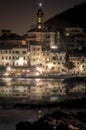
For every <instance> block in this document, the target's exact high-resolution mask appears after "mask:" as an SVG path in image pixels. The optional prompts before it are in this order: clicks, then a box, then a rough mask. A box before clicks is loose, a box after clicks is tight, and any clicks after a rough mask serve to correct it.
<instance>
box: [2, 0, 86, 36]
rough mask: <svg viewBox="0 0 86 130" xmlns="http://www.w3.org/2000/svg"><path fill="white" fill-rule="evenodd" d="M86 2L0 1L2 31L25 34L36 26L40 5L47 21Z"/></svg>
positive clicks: (66, 0)
mask: <svg viewBox="0 0 86 130" xmlns="http://www.w3.org/2000/svg"><path fill="white" fill-rule="evenodd" d="M83 1H85V0H0V31H1V30H2V29H11V30H12V32H13V33H17V34H20V35H23V34H25V33H26V32H27V31H28V30H29V29H30V27H31V26H32V25H35V24H36V13H37V10H38V3H39V2H42V3H43V10H44V14H45V17H44V18H45V21H46V20H47V19H48V18H51V17H53V16H55V15H56V14H59V13H61V12H63V11H64V10H66V9H69V8H72V7H74V6H75V5H78V4H80V3H82V2H83Z"/></svg>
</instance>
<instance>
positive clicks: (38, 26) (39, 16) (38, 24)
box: [37, 3, 44, 29]
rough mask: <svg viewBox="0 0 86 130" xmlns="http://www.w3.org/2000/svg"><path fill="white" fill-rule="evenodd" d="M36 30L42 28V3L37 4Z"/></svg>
mask: <svg viewBox="0 0 86 130" xmlns="http://www.w3.org/2000/svg"><path fill="white" fill-rule="evenodd" d="M37 28H38V29H43V28H44V14H43V10H42V3H39V9H38V12H37Z"/></svg>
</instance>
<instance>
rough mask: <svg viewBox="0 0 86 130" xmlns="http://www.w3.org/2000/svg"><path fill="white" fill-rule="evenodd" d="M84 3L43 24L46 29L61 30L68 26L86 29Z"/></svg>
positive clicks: (85, 6)
mask: <svg viewBox="0 0 86 130" xmlns="http://www.w3.org/2000/svg"><path fill="white" fill-rule="evenodd" d="M85 13H86V2H83V3H81V4H80V5H76V6H74V7H73V8H70V9H68V10H66V11H64V12H62V13H60V14H58V15H56V16H54V17H52V18H50V19H49V20H47V21H46V22H45V26H47V27H48V28H53V29H54V28H55V29H61V28H64V27H68V26H80V27H86V18H85V17H86V15H85Z"/></svg>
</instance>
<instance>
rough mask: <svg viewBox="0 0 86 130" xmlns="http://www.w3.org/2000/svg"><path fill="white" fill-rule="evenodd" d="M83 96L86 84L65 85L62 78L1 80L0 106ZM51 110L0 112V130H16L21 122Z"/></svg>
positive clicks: (38, 116) (34, 118) (39, 116)
mask: <svg viewBox="0 0 86 130" xmlns="http://www.w3.org/2000/svg"><path fill="white" fill-rule="evenodd" d="M85 94H86V82H85V81H81V82H70V83H69V82H64V80H63V79H23V78H20V79H15V80H11V79H9V78H7V79H6V78H5V79H4V80H0V103H3V101H4V102H5V101H6V103H13V102H14V103H17V102H20V103H21V102H23V103H26V102H27V103H36V101H37V102H42V101H44V102H46V101H47V102H58V101H61V100H63V99H67V98H76V97H77V98H79V97H82V96H84V95H85ZM55 109H58V108H54V109H53V108H52V109H46V108H45V109H42V108H41V109H31V110H30V109H28V110H19V109H2V108H1V109H0V130H15V129H16V128H15V126H16V124H17V123H18V122H21V121H30V122H33V121H35V120H37V119H39V118H41V117H42V116H43V115H45V114H47V113H48V112H49V113H50V112H52V111H54V110H55Z"/></svg>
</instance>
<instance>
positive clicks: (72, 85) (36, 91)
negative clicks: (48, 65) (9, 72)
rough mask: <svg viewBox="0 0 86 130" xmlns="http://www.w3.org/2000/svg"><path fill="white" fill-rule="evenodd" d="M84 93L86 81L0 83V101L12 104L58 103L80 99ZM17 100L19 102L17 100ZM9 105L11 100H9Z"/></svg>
mask: <svg viewBox="0 0 86 130" xmlns="http://www.w3.org/2000/svg"><path fill="white" fill-rule="evenodd" d="M85 93H86V81H84V80H82V81H80V82H79V81H76V82H73V81H72V82H64V79H40V78H37V79H28V78H26V79H24V78H18V79H10V78H4V79H3V80H2V81H1V82H0V97H1V99H3V98H4V101H5V98H6V101H7V99H11V98H12V99H17V100H12V103H13V102H21V101H23V102H26V103H29V102H33V103H35V101H37V102H38V101H41V102H42V101H43V102H59V101H61V100H63V99H67V98H76V97H77V98H78V97H79V98H80V97H81V96H84V95H85ZM18 99H19V100H18ZM10 103H11V100H10Z"/></svg>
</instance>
